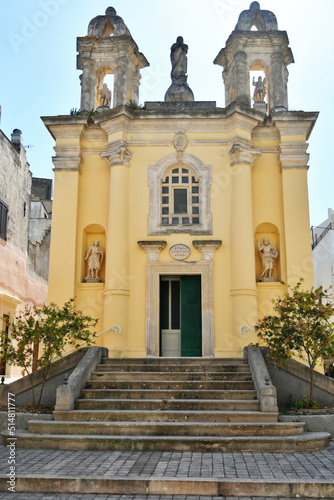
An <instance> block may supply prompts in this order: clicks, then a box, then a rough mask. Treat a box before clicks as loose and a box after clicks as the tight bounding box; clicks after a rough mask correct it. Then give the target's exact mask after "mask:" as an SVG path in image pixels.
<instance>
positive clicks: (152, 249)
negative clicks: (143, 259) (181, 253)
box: [137, 240, 167, 262]
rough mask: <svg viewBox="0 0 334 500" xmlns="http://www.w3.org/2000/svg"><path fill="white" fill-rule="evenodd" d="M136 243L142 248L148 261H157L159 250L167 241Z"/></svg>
mask: <svg viewBox="0 0 334 500" xmlns="http://www.w3.org/2000/svg"><path fill="white" fill-rule="evenodd" d="M137 244H138V246H140V248H141V249H142V250H144V252H146V253H147V260H148V261H151V262H152V261H155V262H157V261H158V260H159V254H160V252H161V250H163V249H164V248H165V247H166V245H167V241H153V240H148V241H137Z"/></svg>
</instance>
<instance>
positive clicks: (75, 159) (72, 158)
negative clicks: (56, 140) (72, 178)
mask: <svg viewBox="0 0 334 500" xmlns="http://www.w3.org/2000/svg"><path fill="white" fill-rule="evenodd" d="M53 149H54V150H55V152H56V156H53V157H52V163H53V165H54V169H53V170H54V172H57V171H67V172H76V171H77V172H79V171H80V166H81V162H82V157H81V148H80V146H55V147H54V148H53Z"/></svg>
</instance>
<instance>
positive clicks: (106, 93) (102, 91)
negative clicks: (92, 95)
mask: <svg viewBox="0 0 334 500" xmlns="http://www.w3.org/2000/svg"><path fill="white" fill-rule="evenodd" d="M97 95H98V96H99V98H100V99H99V105H100V106H103V107H108V108H110V104H111V91H110V90H109V89H108V86H107V84H106V83H104V84H103V86H102V88H101V87H100V86H98V87H97Z"/></svg>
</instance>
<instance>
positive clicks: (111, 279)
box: [101, 141, 132, 355]
mask: <svg viewBox="0 0 334 500" xmlns="http://www.w3.org/2000/svg"><path fill="white" fill-rule="evenodd" d="M107 147H108V150H107V151H106V152H103V153H101V157H103V158H106V159H107V160H108V162H109V166H110V185H109V212H108V229H107V235H106V236H107V237H106V268H105V269H106V278H105V292H104V315H103V329H104V330H106V329H107V328H109V327H110V326H111V325H113V324H117V325H120V327H121V329H122V335H121V336H120V337H117V338H115V336H114V335H111V334H107V337H106V342H107V345H105V347H108V348H109V349H110V350H111V351H112V352H114V354H115V355H120V354H122V353H123V354H124V349H125V348H126V346H127V327H128V298H129V295H130V289H129V241H128V215H129V214H128V210H129V195H128V189H129V167H130V160H131V156H132V155H131V153H130V152H129V151H128V149H127V144H126V142H125V141H117V142H114V143H109V144H108V145H107ZM116 341H117V342H118V345H115V342H116Z"/></svg>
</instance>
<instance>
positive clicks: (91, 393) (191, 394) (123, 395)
mask: <svg viewBox="0 0 334 500" xmlns="http://www.w3.org/2000/svg"><path fill="white" fill-rule="evenodd" d="M81 394H82V398H88V399H101V398H102V399H108V398H109V399H118V398H120V399H132V398H133V399H157V398H158V399H229V400H231V399H248V400H249V399H256V391H255V390H240V391H238V390H235V391H234V390H225V391H217V390H211V391H209V390H205V389H204V390H200V389H199V390H188V391H187V390H181V391H178V390H175V391H173V390H168V389H165V390H161V391H159V390H154V389H143V390H139V389H83V390H82V391H81Z"/></svg>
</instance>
